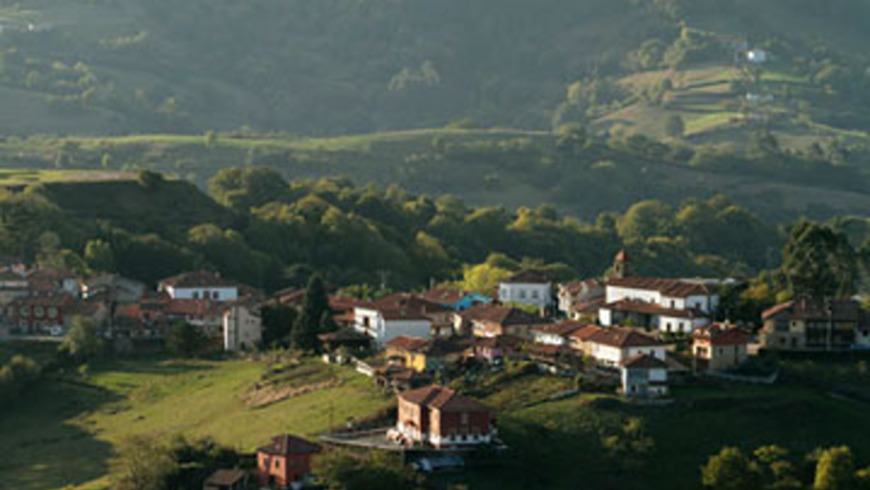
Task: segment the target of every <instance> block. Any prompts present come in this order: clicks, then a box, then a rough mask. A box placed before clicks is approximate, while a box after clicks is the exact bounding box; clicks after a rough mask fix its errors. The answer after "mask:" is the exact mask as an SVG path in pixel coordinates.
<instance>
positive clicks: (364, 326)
mask: <svg viewBox="0 0 870 490" xmlns="http://www.w3.org/2000/svg"><path fill="white" fill-rule="evenodd" d="M451 314H452V311H451V310H450V309H449V308H447V307H445V306H442V305H439V304H436V303H431V302H429V301H426V300H424V299H422V298H420V297H418V296H414V295H410V294H394V295H391V296H387V297H386V298H383V299H380V300H378V301H374V302H370V303H368V304H365V305H360V306H357V307H355V308H354V328H355V329H356V331H358V332H360V333H364V334H366V335H368V336H370V337H371V338H372V339H374V340H375V342H376V343H377V345H378V346H381V345H383V344H384V343H385V342H388V341H390V340H392V339H394V338H396V337H399V336H409V337H421V338H424V339H428V338H430V337H438V336H450V335H452V333H453V324H452V322H451Z"/></svg>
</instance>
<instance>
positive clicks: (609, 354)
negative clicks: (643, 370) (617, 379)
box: [591, 342, 666, 367]
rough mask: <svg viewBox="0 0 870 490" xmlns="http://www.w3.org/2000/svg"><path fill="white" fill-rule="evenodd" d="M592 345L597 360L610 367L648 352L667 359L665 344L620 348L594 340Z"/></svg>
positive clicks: (593, 355) (593, 354)
mask: <svg viewBox="0 0 870 490" xmlns="http://www.w3.org/2000/svg"><path fill="white" fill-rule="evenodd" d="M591 346H592V352H591V355H592V357H593V358H594V359H595V360H596V361H597V362H599V363H601V364H603V365H605V366H610V367H616V366H619V364H620V363H621V362H622V361H625V360H627V359H631V358H632V357H634V356H636V355H638V354H648V355H650V356H653V357H656V358H658V359H661V360H662V361H664V360H665V359H666V348H665V347H664V346H653V347H628V348H624V349H620V348H618V347H613V346H610V345H604V344H598V343H594V342H592V343H591Z"/></svg>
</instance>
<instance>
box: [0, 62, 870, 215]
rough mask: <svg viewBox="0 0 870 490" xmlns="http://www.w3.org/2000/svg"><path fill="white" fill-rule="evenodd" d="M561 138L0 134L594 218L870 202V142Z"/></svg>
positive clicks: (182, 172) (112, 153) (98, 160)
mask: <svg viewBox="0 0 870 490" xmlns="http://www.w3.org/2000/svg"><path fill="white" fill-rule="evenodd" d="M698 76H701V74H699V75H698ZM704 76H706V77H707V78H710V77H712V74H707V75H704ZM631 81H632V82H635V83H640V82H639V81H637V79H636V78H633V79H631ZM626 110H627V111H628V110H633V109H630V108H629V109H626ZM638 114H639V115H638ZM704 117H706V116H698V119H694V120H693V119H687V121H688V126H689V128H690V131H697V133H698V135H699V136H698V137H699V138H713V132H712V131H713V128H712V127H704V126H703V125H704V124H706V123H705V122H704V121H703V118H704ZM641 119H644V120H646V121H649V125H650V126H654V125H657V124H660V123H659V122H658V121H659V120H660V119H661V117H660V116H658V115H655V114H649V113H646V112H637V113H636V114H635V121H640V120H641ZM639 124H640V123H639ZM650 131H652V129H650ZM563 140H565V138H564V137H563V136H560V135H559V134H558V133H556V134H552V133H549V132H540V131H520V130H508V129H491V130H477V129H459V128H455V129H429V130H406V131H395V132H385V133H373V134H361V135H351V136H340V137H330V138H301V137H294V136H289V135H284V134H260V133H246V132H230V133H208V134H206V135H180V134H175V135H131V136H120V137H100V138H86V137H75V138H47V137H33V138H25V139H14V140H8V141H6V142H2V143H0V160H3V161H5V162H7V164H8V165H10V166H13V167H17V168H54V167H56V166H57V165H58V162H60V165H62V166H63V167H64V168H69V169H82V170H89V171H91V172H96V173H90V174H88V173H84V174H83V175H100V174H99V172H103V173H104V174H106V175H109V174H108V173H107V171H108V170H110V169H116V170H122V171H129V172H132V171H134V170H137V169H152V170H158V171H162V172H167V173H169V174H174V175H175V176H176V177H178V178H181V179H187V180H190V181H192V182H195V183H197V184H198V185H200V186H203V187H204V186H205V184H206V182H207V181H208V179H210V178H211V177H212V176H213V175H215V174H216V173H217V172H218V171H220V170H221V169H222V168H226V167H235V166H241V165H244V166H247V167H269V168H273V169H276V170H278V171H280V172H281V173H282V174H283V175H284V176H285V177H286V178H288V179H309V178H320V177H325V176H341V177H347V178H350V179H351V180H352V181H353V182H355V183H357V184H360V185H364V184H368V183H375V184H378V185H381V186H387V185H390V184H398V185H400V186H401V187H403V188H405V189H407V190H409V191H412V192H414V193H422V194H427V195H429V196H437V195H440V194H445V193H449V194H454V195H456V196H459V197H460V198H462V199H463V200H465V201H466V202H468V203H469V204H472V205H478V206H492V205H495V206H505V207H507V208H509V209H510V208H516V207H519V206H530V207H537V206H538V205H540V204H541V203H542V202H546V203H551V204H554V205H556V206H557V207H558V208H559V209H560V210H561V211H563V212H564V213H565V214H568V215H573V216H577V217H581V218H584V219H588V220H591V219H594V218H595V217H596V216H597V215H598V214H599V213H600V212H603V211H623V210H625V209H626V208H628V207H629V206H631V205H632V204H634V203H635V202H637V201H639V200H643V199H649V198H656V199H661V200H663V201H665V202H668V203H670V204H679V203H681V202H682V201H684V200H686V199H692V198H699V199H706V198H709V197H710V196H712V195H715V194H719V193H721V194H725V195H726V196H728V197H729V198H730V199H732V200H733V201H734V202H736V203H739V204H740V205H742V206H745V207H747V208H749V209H751V210H752V211H754V212H755V213H757V214H759V215H760V216H762V217H764V218H766V219H767V220H769V221H771V222H782V221H788V220H792V219H794V218H795V217H797V216H800V215H807V216H811V217H813V218H817V219H828V218H830V217H832V216H834V215H844V214H859V215H860V214H863V213H864V212H865V210H866V209H867V208H868V206H870V198H868V197H867V195H866V193H865V192H864V189H865V188H866V179H867V173H868V169H867V168H866V167H865V165H864V163H863V162H864V161H865V160H864V159H865V157H866V156H867V155H868V154H867V153H861V152H858V151H855V152H854V153H852V154H850V156H849V157H848V161H844V160H837V162H836V163H832V162H829V161H827V160H825V159H823V158H822V159H819V158H817V157H816V156H813V155H811V154H809V153H800V154H792V153H791V152H790V150H775V151H771V152H769V153H763V154H760V155H758V156H753V157H752V158H748V157H745V156H742V155H740V154H735V153H733V152H729V151H727V150H708V149H705V148H699V149H692V148H690V147H687V146H686V145H684V144H681V143H679V142H672V143H671V144H670V145H663V144H660V143H656V142H654V141H652V140H650V139H644V138H635V137H634V135H632V134H627V135H622V136H613V137H609V138H608V137H596V138H593V139H587V138H586V137H585V136H583V137H581V140H580V141H578V142H566V141H563ZM750 146H751V145H750ZM764 151H765V152H767V150H764ZM71 171H72V170H71ZM17 172H18V174H19V175H22V174H21V173H20V172H21V171H17ZM49 175H51V174H49ZM55 175H64V174H63V173H61V174H55ZM66 175H71V174H69V173H68V174H66ZM72 175H74V174H72ZM0 176H2V174H0ZM19 179H20V177H19ZM133 195H136V194H135V193H134V194H133ZM191 198H192V197H191ZM184 209H187V208H184Z"/></svg>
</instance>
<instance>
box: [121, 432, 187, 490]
mask: <svg viewBox="0 0 870 490" xmlns="http://www.w3.org/2000/svg"><path fill="white" fill-rule="evenodd" d="M177 468H178V465H177V463H176V461H175V459H174V458H173V456H172V452H171V451H170V449H169V448H168V447H166V446H164V445H163V444H160V443H159V442H158V441H157V440H156V439H154V438H152V437H148V436H132V437H130V438H128V439H126V440H124V441H122V442H121V444H120V451H119V457H118V459H117V460H116V461H115V463H114V471H113V474H114V475H115V481H114V486H113V488H115V489H117V490H163V489H164V488H165V484H166V479H167V478H168V477H169V476H170V475H172V474H173V473H174V472H175V471H176V470H177Z"/></svg>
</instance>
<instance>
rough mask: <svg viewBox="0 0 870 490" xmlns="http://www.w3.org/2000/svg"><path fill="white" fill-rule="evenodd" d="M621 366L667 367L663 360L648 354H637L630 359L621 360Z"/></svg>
mask: <svg viewBox="0 0 870 490" xmlns="http://www.w3.org/2000/svg"><path fill="white" fill-rule="evenodd" d="M622 366H623V367H625V368H629V369H667V368H668V365H667V363H665V361H662V360H661V359H659V358H657V357H653V356H650V355H648V354H638V355H636V356H634V357H632V358H631V359H628V360H625V361H623V362H622Z"/></svg>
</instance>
